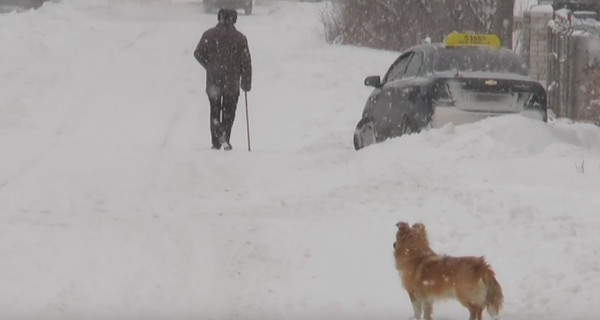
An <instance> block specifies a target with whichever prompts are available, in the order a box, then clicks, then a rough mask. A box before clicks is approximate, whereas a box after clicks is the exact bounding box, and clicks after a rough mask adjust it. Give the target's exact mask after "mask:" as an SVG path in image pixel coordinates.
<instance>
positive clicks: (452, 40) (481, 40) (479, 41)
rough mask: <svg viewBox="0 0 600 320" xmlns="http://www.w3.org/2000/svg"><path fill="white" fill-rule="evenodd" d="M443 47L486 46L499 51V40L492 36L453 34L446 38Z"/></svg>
mask: <svg viewBox="0 0 600 320" xmlns="http://www.w3.org/2000/svg"><path fill="white" fill-rule="evenodd" d="M444 45H445V46H446V47H448V48H457V47H481V46H487V47H492V48H494V49H500V48H501V47H502V45H501V44H500V38H498V36H496V35H494V34H470V33H457V32H453V33H451V34H449V35H447V36H446V38H445V39H444Z"/></svg>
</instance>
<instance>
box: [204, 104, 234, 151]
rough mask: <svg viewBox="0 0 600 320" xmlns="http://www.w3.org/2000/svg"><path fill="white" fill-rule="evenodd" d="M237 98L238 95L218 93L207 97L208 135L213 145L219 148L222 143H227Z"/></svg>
mask: <svg viewBox="0 0 600 320" xmlns="http://www.w3.org/2000/svg"><path fill="white" fill-rule="evenodd" d="M238 99H239V95H220V96H218V97H209V98H208V100H209V102H210V135H211V138H212V145H213V147H216V148H220V147H221V144H222V143H224V142H227V143H229V138H230V137H231V128H232V127H233V121H234V120H235V110H236V109H237V103H238Z"/></svg>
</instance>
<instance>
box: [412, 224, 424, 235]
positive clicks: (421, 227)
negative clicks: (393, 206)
mask: <svg viewBox="0 0 600 320" xmlns="http://www.w3.org/2000/svg"><path fill="white" fill-rule="evenodd" d="M412 228H413V229H415V230H416V231H418V232H420V233H426V230H425V225H424V224H422V223H415V224H413V226H412Z"/></svg>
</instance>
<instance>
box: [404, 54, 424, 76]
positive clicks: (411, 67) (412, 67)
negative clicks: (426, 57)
mask: <svg viewBox="0 0 600 320" xmlns="http://www.w3.org/2000/svg"><path fill="white" fill-rule="evenodd" d="M422 65H423V53H422V52H415V53H414V54H413V55H412V58H411V59H410V63H409V64H408V66H407V67H406V71H405V72H404V77H416V76H417V75H418V74H419V72H420V71H421V66H422Z"/></svg>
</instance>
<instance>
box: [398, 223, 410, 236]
mask: <svg viewBox="0 0 600 320" xmlns="http://www.w3.org/2000/svg"><path fill="white" fill-rule="evenodd" d="M396 227H398V233H399V234H406V232H407V231H409V230H410V225H409V224H408V223H406V222H402V221H400V222H398V223H396Z"/></svg>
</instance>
